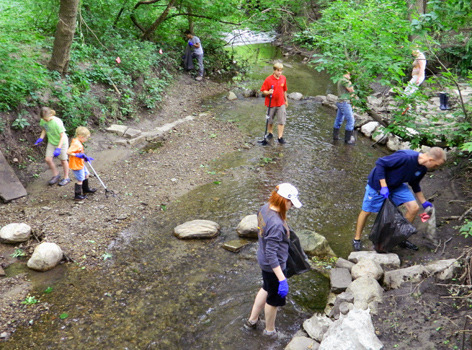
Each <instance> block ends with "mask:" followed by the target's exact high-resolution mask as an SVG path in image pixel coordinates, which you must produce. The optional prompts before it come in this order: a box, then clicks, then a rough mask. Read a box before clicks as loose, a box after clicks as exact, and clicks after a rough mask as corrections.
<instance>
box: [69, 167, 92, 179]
mask: <svg viewBox="0 0 472 350" xmlns="http://www.w3.org/2000/svg"><path fill="white" fill-rule="evenodd" d="M72 172H73V173H74V176H75V178H76V179H77V181H78V182H82V181H84V180H85V179H86V178H87V177H88V175H89V171H88V170H87V167H86V166H85V165H84V167H83V168H82V169H80V170H72Z"/></svg>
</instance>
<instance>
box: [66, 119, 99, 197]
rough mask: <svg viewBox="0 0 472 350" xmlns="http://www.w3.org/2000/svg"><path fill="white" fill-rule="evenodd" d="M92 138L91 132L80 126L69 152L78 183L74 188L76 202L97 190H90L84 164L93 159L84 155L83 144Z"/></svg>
mask: <svg viewBox="0 0 472 350" xmlns="http://www.w3.org/2000/svg"><path fill="white" fill-rule="evenodd" d="M89 137H90V131H89V130H88V129H87V128H86V127H83V126H79V127H78V128H77V129H76V130H75V138H73V139H72V142H71V143H70V147H69V149H68V150H67V154H68V155H69V156H70V158H69V167H70V169H71V170H72V172H73V173H74V176H75V178H76V179H77V183H76V184H75V188H74V194H75V196H74V200H76V201H80V200H83V199H85V198H86V196H85V194H86V193H94V192H96V191H97V190H96V189H95V188H89V184H88V177H89V172H88V170H87V167H86V166H85V164H84V160H85V161H86V162H89V161H91V160H93V158H91V157H88V156H86V155H85V154H84V145H83V143H84V142H86V141H87V140H88V138H89Z"/></svg>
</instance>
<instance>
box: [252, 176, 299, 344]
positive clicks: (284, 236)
mask: <svg viewBox="0 0 472 350" xmlns="http://www.w3.org/2000/svg"><path fill="white" fill-rule="evenodd" d="M292 206H294V207H295V208H300V207H301V206H302V203H300V201H299V200H298V190H297V189H296V188H295V187H294V186H293V185H291V184H289V183H283V184H280V185H278V186H276V187H275V190H274V191H272V194H271V196H270V198H269V202H268V203H266V204H264V205H263V206H262V207H261V209H260V210H259V213H258V214H257V225H258V229H259V234H258V237H259V247H258V249H257V261H258V262H259V266H260V267H261V270H262V280H263V284H262V288H261V289H260V290H259V292H258V293H257V295H256V299H255V300H254V305H253V307H252V311H251V315H250V316H249V318H248V319H247V320H246V322H245V324H244V327H245V328H246V329H256V328H257V321H258V319H259V315H260V313H261V312H262V309H264V314H265V321H266V324H265V329H264V333H263V334H264V335H268V336H275V335H276V334H277V331H276V329H275V317H276V315H277V307H279V306H284V305H285V297H286V296H287V294H288V282H287V278H286V277H285V275H286V273H285V267H286V263H287V259H288V248H289V242H290V230H289V228H288V225H287V222H286V216H287V211H288V210H289V209H290V208H291V207H292Z"/></svg>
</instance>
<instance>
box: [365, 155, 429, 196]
mask: <svg viewBox="0 0 472 350" xmlns="http://www.w3.org/2000/svg"><path fill="white" fill-rule="evenodd" d="M419 155H420V154H419V152H416V151H412V150H401V151H397V152H395V153H393V154H391V155H388V156H385V157H382V158H379V159H377V161H376V162H375V168H374V169H372V171H371V172H370V174H369V178H368V184H369V186H370V187H372V188H373V189H375V190H377V191H380V188H381V186H380V182H379V181H380V180H381V179H385V181H387V186H388V188H389V190H393V189H395V188H397V187H399V186H401V185H402V184H403V183H405V182H406V183H408V184H409V185H410V186H411V188H412V189H413V192H415V193H417V192H421V187H420V181H421V179H422V178H423V176H424V175H425V174H426V171H427V170H428V169H427V168H426V167H425V166H424V165H420V164H419V163H418V156H419Z"/></svg>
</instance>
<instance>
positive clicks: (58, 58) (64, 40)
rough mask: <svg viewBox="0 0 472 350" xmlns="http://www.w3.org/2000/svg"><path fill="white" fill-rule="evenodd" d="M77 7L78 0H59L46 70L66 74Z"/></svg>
mask: <svg viewBox="0 0 472 350" xmlns="http://www.w3.org/2000/svg"><path fill="white" fill-rule="evenodd" d="M78 7H79V0H61V5H60V7H59V21H58V23H57V27H56V36H55V38H54V47H53V49H52V56H51V60H50V61H49V64H48V68H49V69H50V70H54V71H58V72H59V73H61V75H64V74H65V73H67V69H68V67H69V59H70V47H71V45H72V40H73V39H74V34H75V28H76V24H77V10H78Z"/></svg>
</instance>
